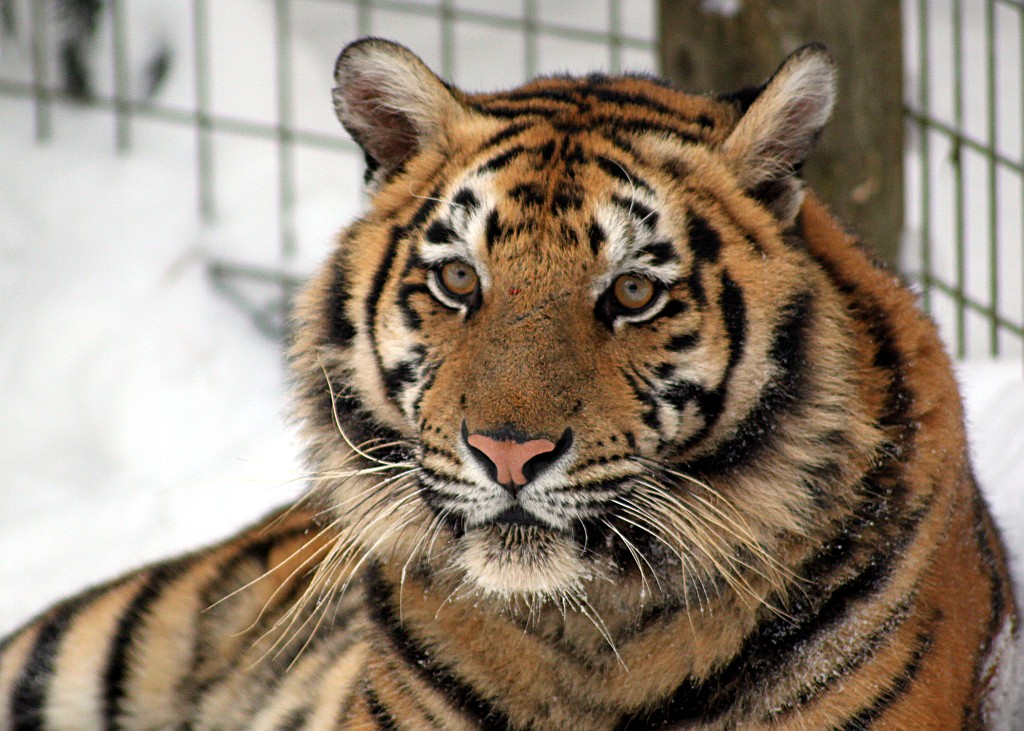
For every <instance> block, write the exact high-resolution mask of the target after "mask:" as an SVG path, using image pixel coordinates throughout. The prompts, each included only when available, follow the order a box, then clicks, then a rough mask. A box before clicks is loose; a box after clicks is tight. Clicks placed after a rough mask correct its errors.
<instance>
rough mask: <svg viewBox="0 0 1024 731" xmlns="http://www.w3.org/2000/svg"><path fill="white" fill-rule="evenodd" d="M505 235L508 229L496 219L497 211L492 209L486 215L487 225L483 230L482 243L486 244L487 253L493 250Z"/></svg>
mask: <svg viewBox="0 0 1024 731" xmlns="http://www.w3.org/2000/svg"><path fill="white" fill-rule="evenodd" d="M507 235H508V229H506V228H505V227H504V226H503V225H502V224H501V221H500V220H499V219H498V209H494V210H493V211H491V212H490V213H489V214H487V224H486V226H485V228H484V241H485V242H486V243H487V251H488V253H490V252H491V251H492V250H493V249H494V245H495V244H497V243H498V242H499V241H502V240H503V239H504V238H505V237H506V236H507Z"/></svg>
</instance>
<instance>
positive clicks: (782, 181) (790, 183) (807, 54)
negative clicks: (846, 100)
mask: <svg viewBox="0 0 1024 731" xmlns="http://www.w3.org/2000/svg"><path fill="white" fill-rule="evenodd" d="M743 96H747V99H744V101H749V106H748V107H747V108H746V110H745V111H744V113H743V116H742V117H740V120H739V122H738V123H737V124H736V127H735V128H734V129H733V131H732V133H730V135H729V137H728V139H727V140H726V141H725V143H724V145H723V147H722V149H723V151H724V152H725V154H726V156H727V158H728V159H729V161H730V164H731V165H732V167H733V170H734V172H735V173H736V175H737V177H738V178H739V181H740V184H741V185H742V186H743V187H744V188H745V189H746V190H747V191H748V192H750V194H751V195H753V196H754V197H755V198H757V199H759V200H761V201H762V202H763V203H765V204H766V205H767V206H768V207H769V208H770V209H771V210H772V211H773V212H774V213H775V215H776V216H777V217H778V218H779V220H780V221H782V223H783V224H784V225H789V224H791V223H792V222H793V220H794V219H795V218H796V214H797V212H798V211H799V210H800V203H801V202H802V201H803V181H802V180H801V179H800V175H799V173H800V170H801V168H802V167H803V164H804V160H806V159H807V155H808V154H809V153H810V151H811V148H812V147H814V143H815V142H816V141H817V138H818V135H819V134H820V133H821V130H822V128H823V127H824V126H825V123H826V122H827V121H828V118H829V116H830V115H831V114H832V107H833V106H834V104H835V98H836V69H835V64H834V63H833V61H832V57H831V56H830V55H829V53H828V51H827V50H825V47H824V46H822V45H820V44H811V45H807V46H803V47H802V48H799V49H797V50H796V51H794V52H793V53H792V54H790V55H789V57H788V58H787V59H786V60H785V61H783V63H782V65H781V66H780V67H779V69H778V70H777V71H776V72H775V73H774V74H773V75H772V77H771V78H770V79H768V81H767V82H766V83H765V85H764V86H763V87H762V90H761V92H760V93H759V94H757V96H756V97H754V98H753V100H752V101H750V100H749V94H747V95H743ZM736 98H737V99H740V98H742V96H741V95H737V97H736Z"/></svg>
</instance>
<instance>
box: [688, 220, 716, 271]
mask: <svg viewBox="0 0 1024 731" xmlns="http://www.w3.org/2000/svg"><path fill="white" fill-rule="evenodd" d="M686 237H687V243H689V245H690V249H691V250H692V251H693V254H694V256H696V257H697V258H698V259H700V260H701V261H704V262H708V263H711V264H713V263H715V262H717V261H718V255H719V253H720V252H721V250H722V238H721V237H720V236H719V235H718V232H717V231H715V230H714V229H713V228H711V226H709V225H708V222H707V219H705V218H704V217H703V216H699V215H697V214H696V213H694V212H693V211H692V210H691V211H689V217H688V220H687V222H686Z"/></svg>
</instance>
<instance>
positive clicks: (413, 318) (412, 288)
mask: <svg viewBox="0 0 1024 731" xmlns="http://www.w3.org/2000/svg"><path fill="white" fill-rule="evenodd" d="M417 294H425V295H427V296H429V297H433V295H431V294H430V289H429V288H428V287H427V285H425V284H419V283H407V284H403V285H402V286H401V287H399V289H398V304H399V307H401V309H402V322H403V323H404V324H405V326H406V327H407V328H408V329H410V330H419V329H420V326H421V325H422V324H423V318H422V317H420V316H419V313H418V312H416V310H414V309H413V307H412V304H411V303H410V301H409V300H410V299H411V298H412V297H413V296H415V295H417Z"/></svg>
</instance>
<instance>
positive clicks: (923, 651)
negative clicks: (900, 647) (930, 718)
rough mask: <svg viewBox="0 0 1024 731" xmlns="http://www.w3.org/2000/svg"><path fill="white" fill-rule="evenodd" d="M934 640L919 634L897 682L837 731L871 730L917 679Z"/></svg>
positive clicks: (894, 681) (922, 633)
mask: <svg viewBox="0 0 1024 731" xmlns="http://www.w3.org/2000/svg"><path fill="white" fill-rule="evenodd" d="M932 639H933V638H932V634H931V632H921V633H920V634H918V636H917V642H916V644H915V646H914V650H913V652H912V653H911V654H910V657H909V658H908V659H907V661H906V662H905V663H904V664H903V667H902V668H901V669H900V672H899V673H898V674H897V675H896V678H895V680H893V682H892V683H891V684H890V685H889V687H887V688H886V689H885V690H883V691H882V692H881V693H879V694H878V695H877V696H876V697H875V699H874V700H873V701H872V702H871V705H869V706H866V707H864V708H862V709H861V710H860V711H858V712H857V714H856V715H854V716H852V717H850V718H849V719H847V721H846V723H844V724H843V725H842V726H839V727H838V729H837V731H862V730H863V729H866V728H870V727H871V725H872V724H873V723H874V722H875V721H876V720H878V718H879V717H880V716H881V715H882V714H883V713H885V712H886V711H887V710H888V709H889V708H890V707H891V706H892V704H893V703H895V702H896V701H898V700H899V699H900V697H901V696H903V694H904V693H906V692H907V690H909V688H910V686H911V685H912V684H913V682H914V681H915V680H916V679H917V674H918V672H919V671H920V670H921V662H922V661H923V660H924V657H925V655H927V654H928V653H929V652H930V651H931V648H932Z"/></svg>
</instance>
